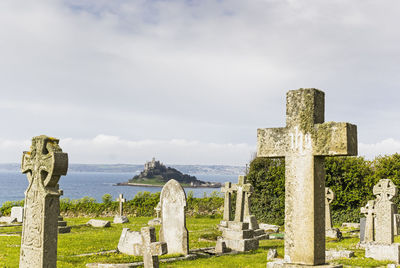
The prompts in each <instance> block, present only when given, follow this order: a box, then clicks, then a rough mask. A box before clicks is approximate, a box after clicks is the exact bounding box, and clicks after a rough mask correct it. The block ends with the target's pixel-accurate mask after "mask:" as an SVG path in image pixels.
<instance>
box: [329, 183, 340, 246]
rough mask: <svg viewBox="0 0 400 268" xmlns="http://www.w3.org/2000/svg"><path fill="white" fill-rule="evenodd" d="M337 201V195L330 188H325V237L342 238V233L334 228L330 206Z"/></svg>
mask: <svg viewBox="0 0 400 268" xmlns="http://www.w3.org/2000/svg"><path fill="white" fill-rule="evenodd" d="M334 199H335V193H334V192H333V191H332V190H331V188H329V187H325V236H326V237H330V238H341V237H342V233H341V232H340V230H339V229H338V228H333V225H332V216H331V209H330V204H331V203H332V201H333V200H334Z"/></svg>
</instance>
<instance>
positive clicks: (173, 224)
mask: <svg viewBox="0 0 400 268" xmlns="http://www.w3.org/2000/svg"><path fill="white" fill-rule="evenodd" d="M160 203H161V222H162V224H161V228H160V241H161V242H166V243H167V246H168V253H169V254H174V253H181V254H185V255H187V254H189V233H188V230H187V229H186V216H185V207H186V194H185V191H184V190H183V188H182V186H181V185H180V184H179V182H177V181H176V180H174V179H171V180H169V181H168V182H167V183H166V184H165V185H164V187H163V188H162V190H161V195H160Z"/></svg>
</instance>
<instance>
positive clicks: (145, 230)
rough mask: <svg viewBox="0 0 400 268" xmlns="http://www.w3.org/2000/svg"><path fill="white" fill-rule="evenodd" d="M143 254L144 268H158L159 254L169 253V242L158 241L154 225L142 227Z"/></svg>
mask: <svg viewBox="0 0 400 268" xmlns="http://www.w3.org/2000/svg"><path fill="white" fill-rule="evenodd" d="M140 232H141V235H142V254H143V263H144V268H158V256H160V255H164V254H167V252H168V250H167V243H165V242H156V241H157V240H156V231H155V229H154V227H142V229H140Z"/></svg>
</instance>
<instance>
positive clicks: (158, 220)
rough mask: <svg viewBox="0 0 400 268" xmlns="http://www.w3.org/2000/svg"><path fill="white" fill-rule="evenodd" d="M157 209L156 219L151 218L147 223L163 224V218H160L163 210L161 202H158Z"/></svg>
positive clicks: (151, 224)
mask: <svg viewBox="0 0 400 268" xmlns="http://www.w3.org/2000/svg"><path fill="white" fill-rule="evenodd" d="M154 210H155V211H156V217H155V218H154V219H151V220H149V222H148V223H147V224H148V225H150V226H155V225H161V218H160V212H161V203H160V202H158V204H157V206H156V207H155V208H154Z"/></svg>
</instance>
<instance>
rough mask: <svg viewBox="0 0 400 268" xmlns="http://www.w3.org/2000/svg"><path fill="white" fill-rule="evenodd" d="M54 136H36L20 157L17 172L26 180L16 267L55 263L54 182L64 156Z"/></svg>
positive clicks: (65, 160) (57, 208) (64, 171)
mask: <svg viewBox="0 0 400 268" xmlns="http://www.w3.org/2000/svg"><path fill="white" fill-rule="evenodd" d="M58 142H59V141H58V139H55V138H50V137H47V136H44V135H42V136H38V137H34V138H33V139H32V145H31V148H30V151H29V152H24V153H23V156H22V164H21V171H22V173H24V174H26V175H27V177H28V181H29V186H28V189H27V190H26V192H25V209H24V218H23V227H22V237H21V253H20V261H19V267H20V268H36V267H56V266H57V236H58V229H57V225H58V224H57V222H58V215H59V211H60V206H59V198H60V195H61V193H60V190H59V188H58V181H59V179H60V177H61V176H62V175H66V174H67V169H68V155H67V154H66V153H63V152H62V150H61V148H60V146H59V145H58Z"/></svg>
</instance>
